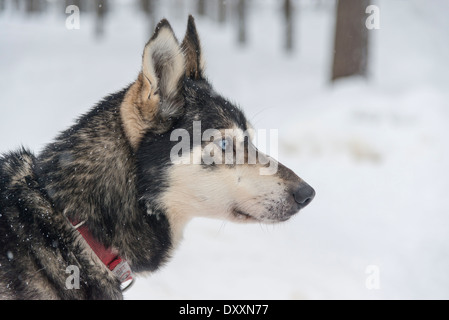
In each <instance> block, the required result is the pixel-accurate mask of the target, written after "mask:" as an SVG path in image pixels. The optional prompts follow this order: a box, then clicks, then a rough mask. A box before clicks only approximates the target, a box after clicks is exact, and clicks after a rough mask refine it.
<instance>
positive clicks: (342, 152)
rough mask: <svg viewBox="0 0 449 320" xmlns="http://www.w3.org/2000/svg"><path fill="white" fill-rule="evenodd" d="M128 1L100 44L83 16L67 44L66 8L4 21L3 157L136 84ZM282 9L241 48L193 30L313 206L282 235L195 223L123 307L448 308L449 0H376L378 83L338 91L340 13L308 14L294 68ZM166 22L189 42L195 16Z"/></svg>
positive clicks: (327, 5)
mask: <svg viewBox="0 0 449 320" xmlns="http://www.w3.org/2000/svg"><path fill="white" fill-rule="evenodd" d="M120 3H121V4H122V6H123V7H121V8H120V10H115V11H114V12H113V13H112V14H111V15H110V16H109V17H108V19H107V23H106V37H105V38H104V39H101V40H98V39H96V38H95V37H94V35H93V32H92V29H93V26H94V25H93V21H92V19H91V17H90V16H89V15H87V14H85V15H84V16H83V15H82V16H81V19H82V20H81V29H80V30H73V31H69V30H67V29H65V17H66V16H65V15H64V14H63V11H61V12H62V13H61V12H59V13H58V12H52V13H48V14H47V15H44V16H36V17H31V18H30V17H25V16H23V15H22V14H18V13H16V12H11V11H9V10H7V11H4V12H0V70H1V75H0V93H1V94H0V115H1V116H0V152H3V151H6V150H9V149H11V148H15V147H17V146H19V145H20V144H23V145H25V146H28V147H30V148H32V149H34V150H35V151H36V152H37V151H39V150H41V149H42V147H43V146H44V145H45V144H46V143H48V142H50V141H51V139H52V138H53V137H54V136H55V135H56V134H57V133H58V132H59V131H61V130H63V129H65V128H67V127H68V126H69V125H70V124H71V123H73V119H74V118H76V117H77V116H78V115H79V114H81V113H84V112H85V111H87V110H88V109H89V108H90V107H91V106H92V105H93V104H94V103H95V102H96V101H98V100H99V99H100V98H101V97H102V96H104V95H105V94H107V93H110V92H113V91H116V90H117V89H120V88H122V87H123V86H125V85H126V84H128V83H129V82H131V81H133V80H134V78H135V76H136V75H137V72H138V70H139V64H140V58H141V52H142V49H143V45H144V43H145V41H146V40H147V37H148V34H147V33H146V32H145V31H146V30H145V26H146V22H145V21H144V17H143V16H142V15H140V14H139V13H136V11H135V8H134V7H133V6H132V5H130V4H129V1H125V0H121V1H120ZM276 3H278V2H277V1H274V0H271V1H253V4H254V11H253V12H252V13H251V15H250V19H249V22H250V23H249V28H250V34H249V39H250V42H249V44H248V46H247V47H245V48H239V47H236V46H235V32H234V30H233V28H232V26H230V25H227V26H220V25H217V24H216V23H213V22H211V21H210V20H209V19H208V18H203V19H197V25H198V28H199V32H200V35H201V38H202V42H203V46H204V49H205V52H206V57H207V61H208V71H207V74H208V76H209V77H210V79H211V80H212V82H213V83H214V85H215V87H216V88H217V90H218V91H220V92H222V93H223V94H224V95H225V96H228V97H230V98H231V99H233V100H235V101H238V103H239V104H240V105H241V106H242V107H243V109H244V110H246V113H247V115H248V117H249V118H250V119H251V120H252V122H253V124H254V125H255V126H256V127H257V128H264V129H270V128H275V129H279V138H280V150H279V158H280V161H281V162H283V163H284V164H286V165H287V166H289V167H291V168H292V169H294V171H295V172H297V173H298V174H299V175H300V176H301V177H303V178H304V179H305V180H306V181H307V182H309V183H310V184H311V185H312V186H313V187H314V188H315V189H316V191H317V196H316V198H315V200H314V202H313V203H312V204H311V205H310V207H308V208H307V209H305V210H304V212H302V213H301V214H300V215H298V216H297V217H295V218H293V219H292V220H291V221H289V222H287V223H284V224H281V225H276V226H263V225H235V224H232V223H225V222H221V221H214V220H207V219H203V220H201V219H198V220H196V221H194V222H192V223H191V224H190V225H189V226H188V228H187V230H186V232H185V240H184V241H183V243H182V245H181V247H180V248H179V249H178V251H177V254H175V256H174V258H173V260H172V261H171V263H169V264H168V265H167V266H166V267H165V268H164V269H163V270H160V271H159V272H157V273H155V274H153V275H151V276H150V277H148V278H138V280H137V283H136V285H135V286H134V287H133V288H132V289H131V290H130V291H129V292H128V293H127V294H126V295H125V298H128V299H179V298H181V299H184V298H185V299H317V298H318V299H321V298H323V299H401V298H402V299H404V298H405V299H416V298H424V299H427V298H439V299H442V298H444V299H449V210H448V208H447V205H446V202H447V199H448V196H449V170H448V169H449V168H448V163H449V143H448V141H447V137H449V126H448V124H449V103H448V101H449V90H448V89H449V78H448V77H447V75H448V74H449V64H448V63H447V57H449V42H448V41H447V30H449V20H448V19H447V17H446V16H447V12H449V3H448V2H447V1H437V0H432V1H424V0H414V1H408V2H407V3H404V2H403V1H398V0H395V1H392V0H390V1H386V0H383V1H377V2H376V4H377V5H378V6H379V8H380V18H381V21H380V26H381V29H380V30H375V31H371V32H372V34H371V35H372V38H371V39H372V43H371V44H372V50H371V59H372V60H371V77H370V79H369V81H365V80H362V79H355V80H344V81H340V82H339V83H337V84H336V85H333V86H332V85H330V84H329V82H328V78H329V70H330V62H331V59H330V58H331V57H330V53H331V51H332V35H333V33H332V28H333V24H334V20H333V7H332V1H330V2H329V1H328V2H326V1H324V5H323V6H321V7H317V6H315V5H313V4H312V1H302V2H301V3H302V6H301V10H300V11H299V12H298V18H299V23H298V25H297V30H298V31H299V32H298V33H297V35H296V36H297V41H298V42H297V51H296V52H295V53H294V54H292V55H288V54H285V53H284V52H283V51H282V50H281V43H282V42H281V40H282V39H281V38H280V37H279V35H280V34H281V32H282V29H281V22H280V20H281V18H280V16H279V10H278V9H276V8H275V4H276ZM162 14H163V15H164V16H166V17H167V18H169V20H170V21H171V22H172V24H173V27H174V29H175V31H176V33H177V34H178V36H179V38H181V37H182V36H183V34H184V31H185V30H184V28H185V23H186V20H187V9H186V8H185V17H184V16H183V17H180V16H179V13H178V14H171V13H170V12H161V15H162ZM369 266H374V269H370V267H369ZM372 270H376V271H378V272H379V273H378V275H379V281H380V287H379V288H378V289H371V290H370V289H368V287H369V286H368V287H367V285H366V283H367V280H368V282H369V283H371V282H370V281H369V280H372V279H373V278H372V276H373V273H372ZM367 271H368V273H367Z"/></svg>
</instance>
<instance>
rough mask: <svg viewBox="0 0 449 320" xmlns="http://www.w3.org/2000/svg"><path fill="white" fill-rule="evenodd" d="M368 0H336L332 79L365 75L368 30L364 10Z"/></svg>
mask: <svg viewBox="0 0 449 320" xmlns="http://www.w3.org/2000/svg"><path fill="white" fill-rule="evenodd" d="M368 5H369V0H338V5H337V10H336V14H337V22H336V27H335V42H334V56H333V66H332V81H334V80H336V79H338V78H342V77H348V76H352V75H361V76H366V75H367V65H368V30H367V28H366V27H365V19H366V17H365V10H366V7H367V6H368Z"/></svg>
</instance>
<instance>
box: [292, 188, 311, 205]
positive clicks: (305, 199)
mask: <svg viewBox="0 0 449 320" xmlns="http://www.w3.org/2000/svg"><path fill="white" fill-rule="evenodd" d="M293 197H294V198H295V202H296V203H297V204H298V205H299V208H300V209H302V208H304V207H305V206H307V205H308V204H309V203H310V202H311V201H312V200H313V198H314V197H315V190H313V188H312V187H311V186H309V185H308V184H307V183H305V182H302V183H301V184H300V185H299V187H298V189H296V191H295V192H294V193H293Z"/></svg>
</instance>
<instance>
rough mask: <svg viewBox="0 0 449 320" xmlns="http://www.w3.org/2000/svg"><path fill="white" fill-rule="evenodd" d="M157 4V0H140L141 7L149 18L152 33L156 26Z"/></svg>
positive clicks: (150, 32)
mask: <svg viewBox="0 0 449 320" xmlns="http://www.w3.org/2000/svg"><path fill="white" fill-rule="evenodd" d="M156 6H157V3H156V1H155V0H140V8H141V9H142V11H143V12H145V14H146V16H147V18H148V30H149V34H150V35H151V34H152V33H153V30H154V28H155V27H156Z"/></svg>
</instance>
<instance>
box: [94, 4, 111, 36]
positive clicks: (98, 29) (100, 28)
mask: <svg viewBox="0 0 449 320" xmlns="http://www.w3.org/2000/svg"><path fill="white" fill-rule="evenodd" d="M95 6H96V7H95V17H96V19H95V36H97V37H98V38H101V37H102V36H103V34H104V17H105V15H106V12H107V10H108V8H107V6H108V2H107V0H95Z"/></svg>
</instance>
